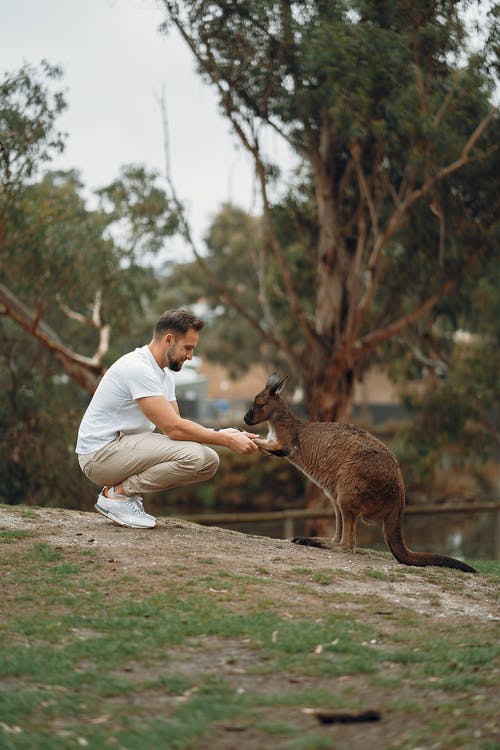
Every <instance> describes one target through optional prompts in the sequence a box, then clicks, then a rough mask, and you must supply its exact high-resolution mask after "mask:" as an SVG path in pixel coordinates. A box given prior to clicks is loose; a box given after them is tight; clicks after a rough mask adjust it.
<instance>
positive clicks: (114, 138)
mask: <svg viewBox="0 0 500 750" xmlns="http://www.w3.org/2000/svg"><path fill="white" fill-rule="evenodd" d="M161 21H162V12H161V4H160V3H158V2H156V0H0V74H1V76H2V78H3V74H4V73H5V72H6V71H12V70H15V69H17V68H19V67H20V66H21V65H22V64H23V63H24V62H29V63H33V64H38V63H39V62H40V60H41V59H43V58H45V59H47V60H48V61H49V62H51V63H56V64H60V65H61V66H62V67H63V69H64V79H63V86H64V88H65V90H66V99H67V102H68V109H67V111H66V112H65V114H64V115H63V116H62V117H61V119H60V127H61V129H62V130H63V131H65V132H67V134H68V137H67V140H66V149H65V153H64V155H63V156H62V157H61V158H60V159H58V161H57V163H54V166H57V167H58V168H59V167H62V168H76V169H78V170H79V171H80V174H81V177H82V180H83V182H84V183H85V185H86V186H88V187H89V188H98V187H101V186H102V185H104V184H106V183H108V182H110V181H111V180H112V179H114V178H115V177H116V176H117V175H118V172H119V169H120V166H122V165H124V164H132V163H134V164H136V163H141V164H145V165H147V166H148V167H151V168H154V169H156V170H158V171H163V170H164V164H165V158H164V146H163V125H162V117H161V110H160V106H159V104H158V98H159V96H160V93H161V89H162V86H164V87H165V90H166V99H167V108H168V120H169V132H170V143H171V148H170V157H171V165H172V173H173V176H174V181H175V184H176V188H177V192H178V194H179V197H180V198H181V199H185V200H186V201H187V204H188V207H189V214H190V218H191V221H192V223H193V226H194V230H195V233H196V235H197V239H198V240H199V239H200V237H202V236H203V234H204V233H205V232H206V230H207V229H208V226H209V224H210V220H211V217H212V216H214V215H215V213H216V212H217V210H218V209H219V207H220V205H221V204H222V203H223V202H224V201H227V200H231V201H232V202H234V203H236V204H238V205H240V206H241V207H242V208H244V209H246V210H252V209H253V207H254V204H253V177H252V174H253V173H252V169H251V165H250V161H249V158H248V157H247V156H246V155H245V154H244V152H243V151H242V150H241V148H239V147H237V143H236V137H235V136H234V135H232V134H231V132H230V129H229V125H228V123H227V122H226V121H225V120H224V119H223V117H222V116H221V115H219V114H218V110H217V103H216V100H215V96H214V93H213V92H212V90H211V89H210V88H209V87H208V86H207V85H206V84H204V83H203V82H202V81H201V79H200V78H199V76H197V75H196V73H195V71H194V62H193V58H192V56H191V54H190V53H189V51H188V50H187V48H186V47H185V46H184V45H183V43H182V42H181V40H180V39H179V38H178V37H177V36H176V34H175V33H174V32H170V34H169V35H168V36H165V35H162V34H160V33H159V32H158V26H159V24H160V23H161Z"/></svg>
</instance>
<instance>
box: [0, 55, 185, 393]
mask: <svg viewBox="0 0 500 750" xmlns="http://www.w3.org/2000/svg"><path fill="white" fill-rule="evenodd" d="M60 75H61V71H60V70H59V69H58V68H54V67H51V66H49V65H48V64H47V63H42V65H41V67H40V69H39V70H37V69H35V68H33V67H32V66H28V65H26V66H24V67H23V68H22V69H21V70H20V71H18V72H16V73H13V74H7V75H6V76H5V79H4V81H3V82H2V84H1V86H0V312H1V313H3V314H4V315H6V316H8V317H9V318H10V319H11V320H14V321H15V322H16V323H17V324H18V325H19V326H21V328H23V329H24V331H25V332H26V333H28V334H29V335H30V336H34V337H35V338H36V339H37V341H38V342H39V343H40V344H41V345H42V346H43V347H45V348H46V349H47V350H48V351H50V352H51V353H52V355H53V356H54V357H55V358H56V359H57V361H58V362H59V365H60V366H62V368H63V369H64V371H65V372H66V374H67V375H69V377H71V378H72V379H74V380H75V382H77V383H78V384H79V385H80V386H81V387H82V388H84V389H85V390H86V391H87V392H88V393H93V391H94V390H95V388H96V386H97V383H98V381H99V379H100V377H101V376H102V374H103V372H104V369H105V361H104V358H105V356H106V354H107V353H108V350H109V347H110V335H111V328H112V325H113V326H114V328H115V330H116V332H117V333H119V332H120V330H122V331H124V330H127V329H128V328H129V327H130V321H131V319H132V317H133V313H134V312H135V313H137V314H138V315H139V314H140V313H143V312H144V309H143V308H144V304H145V303H146V301H147V300H148V299H150V298H151V296H152V294H153V291H154V274H152V272H151V269H149V270H148V268H147V266H146V265H145V258H146V260H147V256H148V254H149V257H151V256H152V255H156V254H157V253H158V252H159V250H160V249H161V248H162V247H163V244H164V241H165V238H166V237H169V236H170V235H172V234H173V233H174V231H175V228H176V217H175V210H174V209H173V207H172V206H171V205H170V204H169V202H168V200H167V197H166V195H165V192H164V191H163V190H162V189H161V188H160V187H159V186H158V184H157V175H156V174H155V173H150V172H147V171H146V170H145V169H144V168H142V167H134V166H129V167H124V168H123V169H122V172H121V174H120V176H119V178H118V179H117V180H115V181H114V182H113V183H112V184H111V185H109V186H107V187H105V188H103V189H102V190H101V191H99V193H98V196H99V198H100V202H101V203H100V208H99V209H98V210H89V209H88V208H87V207H86V204H85V200H84V199H83V197H82V195H81V190H82V187H83V186H82V185H81V184H80V182H79V180H78V176H77V174H76V173H65V174H64V173H49V174H48V175H46V176H45V177H44V178H43V179H42V180H41V181H40V182H36V178H37V177H39V174H40V171H41V168H42V166H43V165H44V164H46V163H48V162H49V161H50V159H51V157H52V155H53V154H54V153H55V152H57V151H59V150H61V149H62V147H63V141H62V136H61V134H60V133H58V132H57V131H56V121H57V117H58V115H59V114H60V112H61V111H62V109H63V108H64V100H63V97H62V95H61V93H60V92H56V93H55V94H53V93H52V92H51V88H50V85H51V83H52V81H53V80H54V79H57V78H58V77H60ZM146 282H147V283H146ZM61 313H63V314H64V315H63V317H65V318H66V319H67V320H68V321H71V326H70V327H69V329H68V330H69V332H70V338H68V339H66V340H71V341H72V342H78V344H81V345H82V348H83V349H84V351H85V350H87V351H88V350H92V349H93V354H91V355H89V354H83V353H81V352H79V351H78V350H77V349H75V348H73V346H70V345H68V344H66V343H64V338H63V337H62V336H61V334H62V331H63V329H64V325H62V323H61V321H62V318H61V315H60V314H61ZM89 333H90V334H91V335H89Z"/></svg>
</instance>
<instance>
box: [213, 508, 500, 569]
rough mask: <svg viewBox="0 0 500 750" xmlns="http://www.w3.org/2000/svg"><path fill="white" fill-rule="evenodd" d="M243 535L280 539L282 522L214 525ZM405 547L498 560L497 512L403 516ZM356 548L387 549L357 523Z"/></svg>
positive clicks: (375, 529) (297, 532) (374, 530)
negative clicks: (240, 532)
mask: <svg viewBox="0 0 500 750" xmlns="http://www.w3.org/2000/svg"><path fill="white" fill-rule="evenodd" d="M218 525H219V526H223V527H225V528H231V529H234V530H235V531H242V532H244V533H247V534H258V535H260V536H269V537H273V538H276V539H283V538H284V536H285V534H284V523H283V521H266V522H262V523H255V522H253V523H233V524H222V523H221V524H218ZM403 530H404V535H405V540H406V544H407V546H408V547H410V549H413V550H415V551H416V552H435V553H441V554H443V555H451V556H452V557H458V558H463V559H468V560H500V510H498V509H497V510H493V511H491V510H487V511H477V512H473V513H471V512H470V511H464V512H453V513H426V514H410V513H407V514H405V515H404V518H403ZM301 535H304V522H303V521H295V522H294V526H293V532H292V536H301ZM357 543H358V546H359V547H370V548H371V549H380V550H387V546H386V544H385V541H384V537H383V533H382V528H381V526H380V525H379V524H377V525H376V526H366V525H365V524H364V523H362V522H360V523H359V524H358V535H357Z"/></svg>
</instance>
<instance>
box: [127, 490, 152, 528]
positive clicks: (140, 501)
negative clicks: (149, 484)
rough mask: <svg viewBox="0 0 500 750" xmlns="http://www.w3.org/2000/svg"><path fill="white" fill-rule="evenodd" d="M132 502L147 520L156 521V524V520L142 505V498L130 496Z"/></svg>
mask: <svg viewBox="0 0 500 750" xmlns="http://www.w3.org/2000/svg"><path fill="white" fill-rule="evenodd" d="M128 499H129V500H130V502H132V503H135V504H136V505H137V506H138V507H139V510H140V511H141V513H144V515H145V516H146V518H149V519H150V520H151V521H154V522H155V523H156V518H155V517H154V516H152V515H151V514H150V513H146V511H145V510H144V505H143V503H142V497H141V496H140V495H129V498H128Z"/></svg>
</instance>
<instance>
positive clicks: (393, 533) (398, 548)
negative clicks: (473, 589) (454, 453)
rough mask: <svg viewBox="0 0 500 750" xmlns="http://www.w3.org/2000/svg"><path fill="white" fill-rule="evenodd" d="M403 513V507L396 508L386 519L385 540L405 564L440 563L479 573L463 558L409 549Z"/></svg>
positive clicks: (423, 565) (396, 556)
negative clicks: (404, 534) (405, 537)
mask: <svg viewBox="0 0 500 750" xmlns="http://www.w3.org/2000/svg"><path fill="white" fill-rule="evenodd" d="M402 515H403V509H402V508H395V509H394V510H393V511H391V513H389V515H388V516H386V517H385V519H384V536H385V541H386V542H387V546H388V547H389V549H390V550H391V552H392V554H393V555H394V557H395V558H396V560H397V561H398V562H400V563H403V564H404V565H416V566H420V567H425V566H427V565H438V566H439V567H441V568H454V569H455V570H463V571H464V572H465V573H477V570H475V568H472V567H471V566H470V565H467V563H464V562H462V560H456V559H455V558H454V557H448V556H447V555H434V554H432V553H427V552H413V551H412V550H411V549H408V547H407V546H406V544H405V540H404V536H403V530H402V527H401V522H402Z"/></svg>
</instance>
